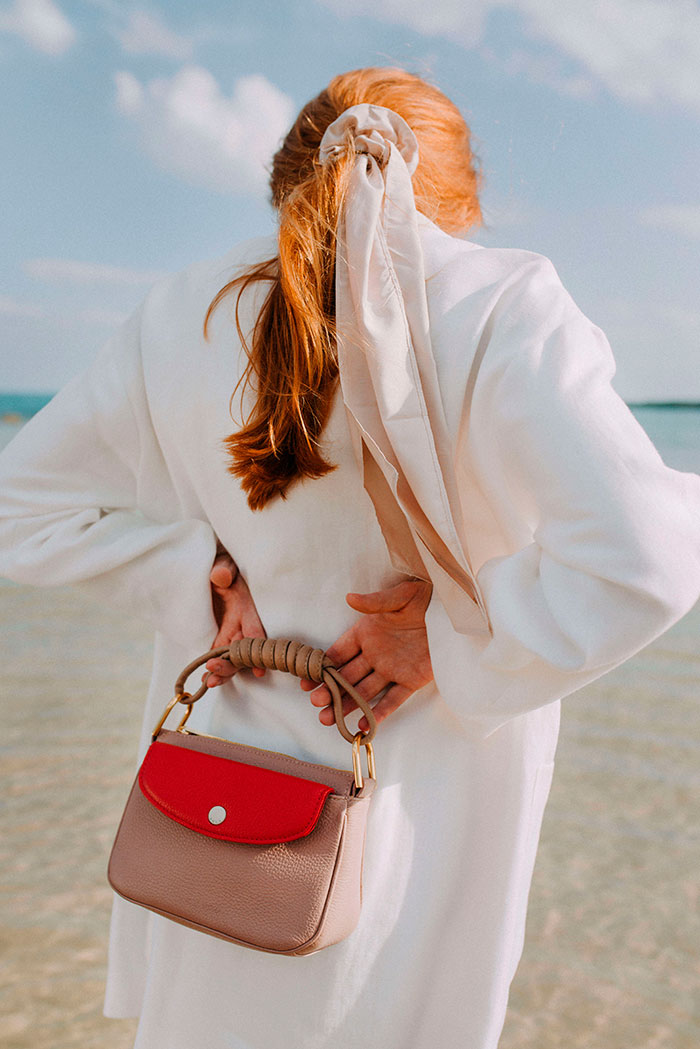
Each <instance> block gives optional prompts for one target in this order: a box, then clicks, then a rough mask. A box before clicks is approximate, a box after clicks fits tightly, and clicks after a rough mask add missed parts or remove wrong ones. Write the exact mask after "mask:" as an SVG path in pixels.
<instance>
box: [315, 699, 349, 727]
mask: <svg viewBox="0 0 700 1049" xmlns="http://www.w3.org/2000/svg"><path fill="white" fill-rule="evenodd" d="M341 709H342V711H343V717H344V718H345V717H347V716H348V714H352V712H353V710H357V703H355V701H354V700H353V699H351V698H350V696H344V697H343V700H342V702H341ZM318 720H319V721H320V722H321V724H322V725H335V711H334V709H333V706H332V705H329V706H326V707H324V708H323V710H322V711H321V712H320V713H319V715H318Z"/></svg>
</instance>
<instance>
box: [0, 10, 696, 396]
mask: <svg viewBox="0 0 700 1049" xmlns="http://www.w3.org/2000/svg"><path fill="white" fill-rule="evenodd" d="M350 12H352V13H350ZM370 65H379V66H400V67H401V68H404V69H408V70H410V71H411V72H414V73H418V74H419V75H421V76H424V77H425V78H427V79H428V80H430V81H431V82H432V83H434V84H436V85H437V86H438V87H439V88H440V89H441V90H442V91H444V92H445V93H446V94H447V95H448V96H449V97H450V98H451V99H452V100H453V101H454V102H455V103H456V104H457V105H458V106H459V108H460V110H461V112H462V113H463V115H464V117H465V119H466V120H467V123H468V124H469V126H470V128H471V131H472V136H473V145H474V147H475V150H476V153H477V155H478V158H479V165H480V169H481V173H482V178H483V192H482V207H483V211H484V216H485V225H484V227H483V228H482V229H480V230H478V231H472V232H471V233H470V234H469V236H470V238H471V239H473V240H476V241H477V242H478V243H480V244H483V245H485V246H487V247H488V246H498V247H517V248H526V249H528V250H531V251H536V252H539V253H541V254H544V255H546V256H547V257H549V258H550V259H551V260H552V262H553V263H554V265H555V266H556V268H557V270H558V272H559V274H560V276H561V279H562V281H563V282H564V284H565V286H566V287H567V288H568V290H569V292H570V293H571V294H572V296H573V297H574V299H575V301H576V302H577V303H578V305H579V306H580V308H581V309H582V310H583V311H584V313H586V315H587V316H588V317H590V319H591V320H592V321H594V323H596V324H597V325H599V326H600V327H601V328H602V329H603V330H604V331H605V333H606V335H607V336H608V339H609V340H610V343H611V346H612V349H613V353H614V355H615V358H616V360H617V365H618V369H617V374H616V376H615V379H614V385H615V387H616V389H617V390H618V392H619V393H620V394H621V396H623V397H624V398H625V399H626V400H627V401H645V400H652V401H654V400H658V401H665V400H679V401H693V400H694V401H700V296H699V295H698V286H699V283H700V178H699V177H698V172H699V171H700V133H699V132H700V73H699V72H698V71H699V70H700V3H698V0H498V2H492V0H430V2H428V3H426V2H425V0H353V2H352V3H351V2H350V0H296V2H285V0H275V2H271V0H201V2H199V3H197V4H193V3H191V2H185V0H167V3H166V0H160V2H159V3H148V4H144V3H141V2H134V3H131V2H129V0H125V2H116V0H14V2H12V3H3V2H2V0H0V91H1V94H2V99H3V105H2V116H1V117H0V121H1V122H0V148H2V157H3V162H2V164H0V201H1V202H2V203H1V205H0V209H1V214H2V226H1V230H2V241H1V243H2V250H1V254H0V350H1V354H2V357H1V362H0V390H16V391H27V392H31V391H40V392H44V391H45V392H51V391H54V390H56V389H57V388H59V387H60V386H62V385H63V384H64V383H65V382H66V381H67V380H68V379H69V378H70V377H71V376H72V375H73V374H75V373H76V372H77V371H79V370H80V369H81V368H83V367H84V366H85V365H86V364H87V363H88V362H89V361H90V359H91V358H92V357H93V356H94V354H95V353H96V352H97V350H98V349H99V347H100V346H101V345H102V344H103V343H104V342H105V341H106V339H107V338H108V337H109V336H110V334H111V333H112V332H113V331H114V330H115V329H116V328H117V327H118V326H119V325H120V324H121V323H122V322H123V321H124V320H125V319H126V317H128V316H129V314H130V313H131V312H132V311H133V310H134V309H135V308H136V307H137V306H138V305H139V303H140V302H141V301H142V300H143V298H144V296H145V295H146V293H147V292H148V289H149V287H150V286H151V285H152V284H153V283H154V281H156V280H158V279H159V277H160V276H161V275H162V274H165V273H168V272H171V271H175V270H179V269H181V268H183V267H185V266H187V265H189V264H190V263H192V262H195V261H197V260H199V259H206V258H217V257H219V256H222V255H224V254H225V253H226V252H227V251H229V250H230V248H231V247H232V246H233V245H234V244H236V243H237V242H239V241H241V240H244V239H247V238H248V237H253V236H258V235H260V234H265V233H271V232H273V231H274V229H275V215H274V211H273V209H272V208H271V206H270V205H269V203H268V199H267V197H268V189H267V170H266V168H267V166H268V165H269V162H270V159H271V157H272V154H273V153H274V151H275V149H276V147H277V145H278V144H279V142H280V139H281V138H282V137H283V136H284V134H285V132H286V131H287V129H288V127H289V126H290V124H291V122H292V121H293V119H294V116H295V115H296V113H297V112H298V110H299V108H300V107H301V106H302V105H303V104H304V103H305V102H306V101H308V100H309V99H310V98H311V97H313V96H314V95H316V94H317V93H318V92H319V91H320V90H321V89H322V88H323V87H324V86H325V85H326V84H327V83H328V81H329V80H330V79H331V78H332V77H333V76H335V75H336V74H337V73H340V72H344V71H346V70H350V69H356V68H359V67H362V66H370Z"/></svg>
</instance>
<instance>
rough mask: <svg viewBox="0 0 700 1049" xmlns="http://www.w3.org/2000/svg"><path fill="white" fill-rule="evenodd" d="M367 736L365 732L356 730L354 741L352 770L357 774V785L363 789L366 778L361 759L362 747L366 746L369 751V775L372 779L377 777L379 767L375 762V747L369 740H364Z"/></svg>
mask: <svg viewBox="0 0 700 1049" xmlns="http://www.w3.org/2000/svg"><path fill="white" fill-rule="evenodd" d="M364 738H365V733H364V732H356V733H355V737H354V739H353V741H352V771H353V772H354V774H355V786H356V787H357V789H358V790H362V788H363V786H364V782H365V781H364V779H363V778H362V761H361V760H360V747H364V748H365V750H366V751H367V775H368V776H369V777H370V779H376V778H377V769H376V766H375V764H374V748H373V747H372V744H371V743H369V742H363V741H364Z"/></svg>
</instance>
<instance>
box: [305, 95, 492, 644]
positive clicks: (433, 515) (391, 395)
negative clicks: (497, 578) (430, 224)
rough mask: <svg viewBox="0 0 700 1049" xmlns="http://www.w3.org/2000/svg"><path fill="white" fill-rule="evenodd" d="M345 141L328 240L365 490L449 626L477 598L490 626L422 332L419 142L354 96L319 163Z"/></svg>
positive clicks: (397, 555) (393, 545)
mask: <svg viewBox="0 0 700 1049" xmlns="http://www.w3.org/2000/svg"><path fill="white" fill-rule="evenodd" d="M343 149H354V151H355V153H356V154H357V155H356V158H355V163H354V166H353V169H352V173H351V176H350V181H349V185H348V189H347V194H346V197H345V201H344V203H343V207H342V209H341V214H340V217H339V222H338V230H337V241H336V275H335V289H336V327H337V333H338V335H337V342H338V367H339V373H340V385H341V391H342V396H343V400H344V403H345V407H346V409H347V412H348V416H349V421H350V428H351V432H352V434H353V445H354V449H355V454H356V456H357V459H358V463H359V464H360V466H361V468H362V470H363V477H364V485H365V489H366V490H367V492H368V494H369V496H370V498H371V499H372V502H373V504H374V508H375V511H376V514H377V518H378V521H379V523H380V526H381V528H382V532H383V534H384V537H385V540H386V542H387V546H388V548H389V552H390V555H391V558H392V562H393V563H394V565H395V567H396V568H397V569H398V570H399V571H404V572H406V571H407V572H409V573H410V574H414V575H418V576H421V577H423V578H427V579H430V581H431V582H432V583H433V586H434V587H435V589H436V591H437V593H438V595H439V597H440V600H441V602H442V603H443V605H444V607H445V610H446V611H447V614H448V616H449V619H450V622H451V623H452V625H453V627H454V628H455V630H457V631H459V632H461V633H465V632H470V630H473V614H472V613H473V604H474V603H476V605H477V607H478V609H479V611H480V613H481V615H482V617H483V620H484V622H485V624H486V626H487V627H488V629H489V632H491V623H490V620H489V616H488V611H487V609H486V604H485V602H484V599H483V595H482V594H481V592H480V589H479V585H478V582H477V580H476V577H475V573H474V572H473V570H472V567H471V564H470V560H469V553H468V543H467V538H466V536H465V534H464V527H463V523H462V520H461V516H460V510H459V500H458V497H457V491H456V482H455V475H454V470H453V469H452V467H451V464H450V456H449V447H450V445H449V440H448V436H447V424H446V420H445V413H444V408H443V403H442V398H441V395H440V389H439V386H438V379H437V372H436V367H435V360H434V357H433V351H432V346H431V340H430V318H429V314H428V303H427V296H426V287H425V272H424V265H423V253H422V248H421V241H420V234H419V228H418V212H417V210H416V205H415V199H414V195H413V186H412V182H411V175H412V174H413V172H414V171H415V170H416V167H417V165H418V142H417V139H416V137H415V135H414V133H413V131H412V130H411V128H410V127H409V126H408V124H407V123H406V121H405V120H404V119H403V118H402V117H401V116H399V114H397V113H395V112H393V111H392V110H390V109H386V108H384V107H382V106H375V105H368V104H363V105H358V106H351V107H350V108H349V109H347V110H345V111H344V112H343V113H342V114H341V115H340V116H339V117H338V119H337V120H335V121H334V122H333V123H332V124H330V125H329V127H328V128H327V129H326V132H325V134H324V136H323V139H322V141H321V146H320V149H319V158H320V160H321V163H331V162H332V161H333V159H334V158H335V157H337V156H338V155H339V153H340V152H342V150H343ZM363 448H364V449H366V451H364V450H363ZM368 456H369V457H371V460H372V461H373V463H374V467H373V465H372V463H371V462H370V459H369V458H368ZM375 467H376V468H375ZM380 475H381V478H383V483H382V480H381V479H380ZM397 508H398V510H399V512H400V514H401V515H402V516H403V522H402V521H401V519H400V517H399V516H398V514H397ZM465 602H466V604H465Z"/></svg>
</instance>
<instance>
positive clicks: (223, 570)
mask: <svg viewBox="0 0 700 1049" xmlns="http://www.w3.org/2000/svg"><path fill="white" fill-rule="evenodd" d="M209 582H210V584H211V597H212V608H213V611H214V616H215V618H216V622H217V626H218V628H219V630H218V633H217V635H216V637H215V638H214V640H213V641H212V644H211V647H212V648H218V647H219V646H220V645H228V644H230V643H231V641H235V640H237V639H238V638H241V637H266V636H267V635H266V633H265V628H264V626H263V625H262V622H261V620H260V616H259V615H258V610H257V608H256V607H255V602H254V601H253V598H252V596H251V593H250V590H249V589H248V584H247V583H246V581H245V579H244V578H243V576H242V575H241V573H240V572H239V571H238V566H237V565H236V563H235V561H234V560H233V558H232V557H231V555H230V554H229V552H228V550H225V549H224V547H223V546H221V544H218V545H217V549H216V558H215V560H214V564H213V565H212V567H211V573H210V575H209ZM206 668H207V669H206V671H205V673H204V674H203V677H202V680H204V678H206V679H207V686H208V687H209V688H215V687H216V686H217V685H221V684H223V683H224V681H229V680H230V679H231V678H232V677H233V675H234V674H236V673H237V671H236V670H234V668H233V667H232V666H231V663H230V662H229V660H228V659H210V660H209V661H208V662H207V664H206ZM207 672H208V676H207ZM264 673H265V671H264V670H263V669H262V668H261V667H253V674H254V675H255V676H256V677H262V676H263V675H264Z"/></svg>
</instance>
